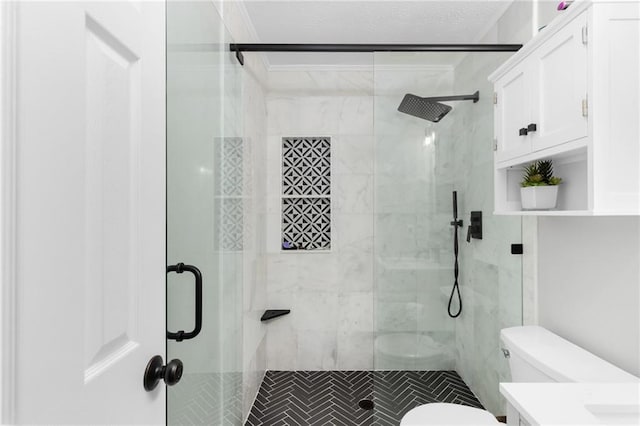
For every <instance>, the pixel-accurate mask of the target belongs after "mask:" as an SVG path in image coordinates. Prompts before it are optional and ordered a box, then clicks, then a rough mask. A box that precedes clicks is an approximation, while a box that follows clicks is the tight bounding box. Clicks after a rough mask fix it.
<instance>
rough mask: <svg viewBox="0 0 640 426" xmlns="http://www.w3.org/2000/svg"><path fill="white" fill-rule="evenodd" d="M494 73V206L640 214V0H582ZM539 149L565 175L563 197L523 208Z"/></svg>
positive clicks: (517, 210)
mask: <svg viewBox="0 0 640 426" xmlns="http://www.w3.org/2000/svg"><path fill="white" fill-rule="evenodd" d="M489 80H490V81H492V82H493V84H494V90H495V93H494V129H495V141H494V150H495V156H494V160H495V176H494V177H495V213H496V214H533V215H638V214H640V167H639V166H640V124H639V123H640V84H639V80H640V2H622V1H621V2H604V1H589V0H585V1H581V2H575V3H574V4H573V5H572V6H571V7H570V8H569V9H567V10H566V11H564V12H563V13H562V14H560V15H559V16H558V17H557V18H556V19H555V20H554V21H553V22H551V24H549V25H548V26H547V27H546V28H544V29H543V30H541V31H540V33H538V34H537V35H536V36H535V37H534V38H533V39H532V40H531V41H530V42H529V43H527V44H526V45H525V46H523V48H522V49H521V50H520V51H519V52H517V53H516V54H514V55H513V56H512V57H511V58H510V59H509V60H508V61H507V62H506V63H505V64H503V65H502V66H501V67H500V68H498V70H496V71H495V72H494V73H493V74H492V75H491V76H490V77H489ZM541 159H552V160H553V165H554V175H556V176H558V177H561V178H562V179H563V183H562V184H561V185H560V187H559V196H558V206H557V208H556V209H555V210H550V211H523V210H522V208H521V203H520V185H519V184H520V181H521V180H522V173H523V171H524V168H525V167H526V166H527V165H528V164H530V163H532V162H533V161H536V160H541Z"/></svg>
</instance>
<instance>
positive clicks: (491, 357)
mask: <svg viewBox="0 0 640 426" xmlns="http://www.w3.org/2000/svg"><path fill="white" fill-rule="evenodd" d="M509 55H510V54H509V53H488V52H482V53H376V54H375V66H374V90H375V105H374V114H375V115H374V116H375V120H374V126H375V129H374V131H375V147H374V150H375V158H376V160H375V173H374V180H375V195H374V197H375V207H374V224H375V230H374V254H375V273H374V280H375V283H374V285H375V287H374V289H375V290H374V312H375V313H374V317H375V318H374V342H375V343H374V367H375V369H376V370H377V371H376V373H374V377H375V379H374V398H375V399H376V410H375V411H374V413H375V414H374V416H375V417H376V420H377V421H378V422H379V424H397V423H398V422H399V420H400V419H399V418H396V417H394V416H400V417H401V415H402V414H404V413H406V411H408V410H409V409H411V408H413V407H414V406H416V405H420V404H423V403H427V402H435V399H433V398H431V397H433V396H435V394H437V393H438V392H441V391H442V389H443V388H438V389H440V390H437V391H435V390H434V393H435V394H434V395H429V394H420V393H419V392H417V393H415V394H413V395H410V396H409V397H407V395H404V396H402V397H398V396H396V395H393V394H392V393H393V392H394V391H395V390H396V389H403V390H404V391H407V390H408V389H410V388H411V384H410V383H411V380H418V381H422V382H427V381H433V383H431V385H433V389H436V388H437V386H436V384H437V383H440V384H442V382H441V381H442V380H443V377H444V376H442V375H438V374H433V373H428V374H427V373H416V372H424V371H430V372H433V371H447V370H455V371H456V372H457V373H458V374H459V375H460V376H461V377H462V378H463V379H464V381H465V382H466V383H467V385H468V386H469V387H470V388H471V390H472V391H473V392H474V393H475V395H476V396H477V397H478V398H479V399H480V401H481V402H482V404H483V405H484V406H485V408H487V409H489V410H490V411H492V412H494V413H495V414H496V415H498V414H504V413H501V411H502V402H501V397H500V395H499V393H498V382H499V381H501V380H502V381H504V380H507V374H508V369H507V363H506V360H505V359H503V357H502V353H501V352H500V346H499V332H500V329H501V328H503V327H508V326H514V325H520V324H522V305H521V301H522V277H521V275H522V273H521V269H522V266H521V256H518V255H512V254H511V252H510V246H511V244H512V243H520V242H521V219H520V218H519V217H506V216H494V215H493V149H492V146H493V88H492V86H491V85H490V83H489V82H488V81H487V76H488V75H489V73H490V72H492V71H493V70H494V69H496V68H497V67H498V66H499V65H500V64H501V63H502V62H504V61H505V60H506V59H507V58H508V57H509ZM476 91H479V92H480V99H479V102H477V103H474V102H472V101H456V102H444V103H445V104H447V105H449V106H451V107H453V109H452V110H451V111H449V112H448V113H447V114H446V115H445V116H444V117H442V118H441V120H440V121H438V122H432V121H428V120H425V119H421V118H417V117H414V116H412V115H407V114H403V113H401V112H399V111H398V106H399V105H400V103H401V102H402V100H403V98H404V96H405V94H413V95H417V96H420V97H435V96H457V95H470V94H473V93H474V92H476ZM453 191H457V198H458V216H459V219H462V221H463V228H461V230H460V231H459V246H460V250H459V251H460V256H459V257H460V259H459V264H460V274H459V279H458V281H459V283H460V291H461V298H462V312H461V314H460V316H459V317H457V318H451V317H450V316H449V314H448V309H447V307H448V304H449V297H450V295H451V291H452V286H453V283H454V266H453V265H454V249H453V247H454V246H453V237H454V233H453V232H454V231H453V227H452V226H451V225H450V223H451V222H452V221H453V212H452V210H453V208H452V192H453ZM471 211H482V214H483V228H484V229H483V234H484V235H483V239H482V240H480V239H472V240H471V242H470V243H467V242H466V233H467V226H468V225H469V217H470V212H471ZM459 307H460V306H459V304H458V301H457V296H454V300H453V302H452V304H451V310H452V312H453V313H454V314H455V313H456V312H457V310H458V309H459ZM450 377H454V376H453V375H451V376H450ZM447 380H448V379H447ZM438 381H440V382H438ZM423 385H425V386H427V387H428V386H429V384H427V383H423ZM385 404H394V406H393V408H389V407H385ZM398 404H400V405H398ZM376 424H378V423H376Z"/></svg>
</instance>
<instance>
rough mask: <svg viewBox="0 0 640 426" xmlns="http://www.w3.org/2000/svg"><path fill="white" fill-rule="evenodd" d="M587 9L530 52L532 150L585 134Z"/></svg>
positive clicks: (530, 130) (584, 135)
mask: <svg viewBox="0 0 640 426" xmlns="http://www.w3.org/2000/svg"><path fill="white" fill-rule="evenodd" d="M587 42H588V41H587V12H583V13H582V14H581V15H580V16H578V17H576V18H575V19H574V20H573V21H571V22H569V23H568V24H567V25H566V26H565V27H564V28H562V29H561V30H560V31H558V32H557V33H555V34H554V35H553V37H551V38H549V40H547V41H546V42H545V43H544V44H542V45H541V46H540V47H539V48H538V49H537V50H536V52H535V53H534V54H533V55H532V58H531V59H532V63H533V70H534V71H533V77H534V81H533V87H534V90H535V94H536V95H535V96H532V98H531V101H532V103H531V106H532V117H531V118H532V120H531V121H532V123H533V125H534V126H535V127H534V128H533V129H529V135H530V136H531V138H532V139H531V141H532V148H533V150H534V151H538V150H541V149H545V148H549V147H552V146H554V145H559V144H562V143H565V142H570V141H573V140H576V139H580V138H584V137H586V136H587V114H588V110H587V104H586V103H587Z"/></svg>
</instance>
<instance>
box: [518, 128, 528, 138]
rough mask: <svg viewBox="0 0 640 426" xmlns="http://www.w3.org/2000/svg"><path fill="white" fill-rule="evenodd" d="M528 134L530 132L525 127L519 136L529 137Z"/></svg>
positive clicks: (519, 132)
mask: <svg viewBox="0 0 640 426" xmlns="http://www.w3.org/2000/svg"><path fill="white" fill-rule="evenodd" d="M528 133H529V131H528V130H527V128H526V127H523V128H522V129H520V130H518V135H519V136H527V134H528Z"/></svg>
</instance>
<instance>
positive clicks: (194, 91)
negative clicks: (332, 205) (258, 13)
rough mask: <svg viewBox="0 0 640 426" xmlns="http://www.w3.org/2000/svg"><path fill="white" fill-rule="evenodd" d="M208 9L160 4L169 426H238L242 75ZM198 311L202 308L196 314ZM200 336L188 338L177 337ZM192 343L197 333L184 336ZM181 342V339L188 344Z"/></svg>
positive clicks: (228, 40) (225, 34)
mask: <svg viewBox="0 0 640 426" xmlns="http://www.w3.org/2000/svg"><path fill="white" fill-rule="evenodd" d="M231 42H232V40H231V37H230V36H229V34H228V32H227V31H226V29H225V27H224V25H223V23H222V21H221V19H220V17H219V15H218V12H217V10H216V8H215V7H214V5H213V3H211V2H197V1H196V2H167V64H166V66H167V265H178V264H180V263H184V264H185V265H191V266H193V267H195V268H197V269H198V270H199V271H200V273H201V275H202V291H201V292H202V294H201V298H200V300H198V298H197V297H196V286H195V285H194V276H193V274H191V273H188V272H185V273H178V272H180V271H179V270H180V268H179V267H174V269H177V270H178V271H173V272H171V273H169V274H168V275H167V330H169V331H170V332H172V333H176V334H177V336H175V337H173V338H170V339H168V340H167V359H173V358H178V359H181V360H182V361H183V363H184V374H183V377H182V380H181V381H180V383H178V384H177V385H175V386H173V387H168V388H167V423H168V424H170V425H196V424H198V425H201V424H210V425H218V424H240V423H241V422H242V403H241V402H242V400H241V392H242V389H241V386H242V383H241V381H242V379H241V368H242V366H241V361H240V360H241V359H242V357H241V354H242V341H241V339H240V337H239V336H242V329H241V311H240V309H241V302H242V294H241V291H242V285H241V282H242V252H243V245H242V242H243V241H242V239H243V225H242V224H243V221H242V211H243V207H244V202H245V199H246V197H245V195H246V190H247V188H246V187H245V184H244V179H243V175H244V172H245V165H244V160H245V157H246V147H245V146H244V144H243V140H242V138H241V134H242V133H241V129H242V116H241V113H240V111H241V104H240V102H241V78H240V72H241V68H240V66H239V65H238V64H237V62H236V61H235V59H233V55H232V54H231V53H230V52H229V48H228V45H229V43H231ZM199 302H201V306H198V305H199ZM198 310H200V313H201V329H200V331H199V333H197V335H196V336H193V337H192V338H189V339H187V338H184V339H183V338H182V337H184V336H182V337H181V336H180V333H179V332H180V331H184V332H186V333H190V332H191V331H193V330H196V329H197V327H196V323H197V316H198V315H197V313H196V312H197V311H198ZM191 334H195V333H191ZM187 336H188V335H187Z"/></svg>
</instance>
